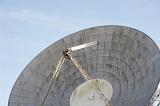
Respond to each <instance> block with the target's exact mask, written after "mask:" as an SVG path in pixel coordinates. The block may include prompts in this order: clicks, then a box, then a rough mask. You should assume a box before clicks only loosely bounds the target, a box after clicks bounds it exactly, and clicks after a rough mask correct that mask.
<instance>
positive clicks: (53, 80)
mask: <svg viewBox="0 0 160 106" xmlns="http://www.w3.org/2000/svg"><path fill="white" fill-rule="evenodd" d="M64 60H65V58H64V56H62V57H61V58H60V60H59V62H58V65H57V67H56V70H55V72H54V73H53V76H52V78H51V80H50V83H49V86H48V89H47V92H46V94H45V96H44V97H43V99H42V101H41V106H44V104H45V102H46V99H47V96H48V94H49V92H50V90H51V88H52V85H54V84H55V82H56V79H57V77H58V74H59V72H60V69H61V67H62V64H63V63H64Z"/></svg>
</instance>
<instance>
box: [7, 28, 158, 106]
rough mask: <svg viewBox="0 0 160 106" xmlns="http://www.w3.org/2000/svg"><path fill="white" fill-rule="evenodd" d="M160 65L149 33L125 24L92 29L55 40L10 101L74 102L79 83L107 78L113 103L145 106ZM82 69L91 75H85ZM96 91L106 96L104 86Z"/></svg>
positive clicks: (61, 105) (35, 105) (13, 104)
mask: <svg viewBox="0 0 160 106" xmlns="http://www.w3.org/2000/svg"><path fill="white" fill-rule="evenodd" d="M67 50H68V51H69V52H68V51H67ZM70 50H71V52H70ZM72 51H73V53H72ZM67 53H71V55H72V56H73V57H74V59H73V60H76V61H74V62H77V63H78V64H79V65H80V66H81V67H79V68H80V69H82V68H83V69H82V70H81V71H80V70H79V68H77V65H75V64H73V61H71V60H69V59H70V56H69V55H70V54H67ZM64 56H65V59H64V58H63V57H64ZM68 56H69V58H68V59H66V58H67V57H68ZM61 59H62V61H63V64H61V62H62V61H61ZM59 63H60V64H59ZM58 64H59V65H58ZM57 65H58V66H59V68H57ZM79 65H78V66H79ZM59 69H60V71H57V73H56V70H59ZM159 69H160V51H159V49H158V47H157V46H156V44H155V43H154V42H153V40H152V39H151V38H149V37H148V36H147V35H146V34H145V33H143V32H141V31H138V30H136V29H133V28H129V27H124V26H99V27H94V28H89V29H85V30H82V31H79V32H76V33H73V34H71V35H69V36H67V37H65V38H63V39H61V40H59V41H57V42H55V43H53V44H52V45H50V46H49V47H47V48H46V49H45V50H44V51H42V52H41V53H40V54H39V55H38V56H36V57H35V58H34V59H33V60H32V61H31V62H30V63H29V64H28V65H27V66H26V68H25V69H24V71H23V72H22V73H21V74H20V76H19V77H18V79H17V81H16V83H15V84H14V87H13V89H12V92H11V94H10V97H9V102H8V105H9V106H40V105H41V102H42V101H45V102H44V106H70V98H71V95H72V93H73V92H74V91H75V89H76V88H77V87H78V88H79V87H80V86H81V84H82V85H83V84H85V83H84V82H86V81H90V80H92V79H102V80H105V81H107V82H108V83H110V84H111V85H112V89H113V94H112V96H111V99H110V100H107V99H106V100H107V101H108V103H110V104H111V105H112V106H145V105H146V104H147V103H148V101H149V100H150V98H151V96H152V95H153V93H154V92H155V90H156V88H157V86H158V82H159V81H160V70H159ZM84 70H85V71H84ZM83 72H86V73H85V74H87V76H90V77H86V78H85V77H84V76H85V75H84V76H83V75H82V74H84V73H83ZM55 73H56V74H55ZM53 76H56V77H54V78H56V81H55V80H53ZM90 78H91V79H90ZM51 82H54V83H53V84H52V83H51ZM86 83H87V82H86ZM50 85H52V86H50ZM90 85H92V86H94V84H92V83H91V84H90ZM94 89H96V91H97V92H99V94H100V95H101V96H102V93H103V92H102V91H101V90H98V88H97V87H96V86H94ZM101 92H102V93H101ZM46 95H47V96H46ZM44 97H45V99H43V98H44ZM107 97H108V96H103V98H107ZM80 100H81V99H80Z"/></svg>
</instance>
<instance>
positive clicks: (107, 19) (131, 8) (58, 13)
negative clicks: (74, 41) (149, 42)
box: [0, 0, 160, 106]
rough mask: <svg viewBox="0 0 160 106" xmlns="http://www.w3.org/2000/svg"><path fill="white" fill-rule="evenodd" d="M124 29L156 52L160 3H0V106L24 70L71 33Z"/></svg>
mask: <svg viewBox="0 0 160 106" xmlns="http://www.w3.org/2000/svg"><path fill="white" fill-rule="evenodd" d="M101 25H123V26H129V27H133V28H136V29H138V30H141V31H142V32H145V33H146V34H147V35H149V36H150V37H151V38H152V39H153V40H154V41H155V42H156V43H157V45H158V46H159V47H160V0H0V106H7V104H8V98H9V95H10V92H11V89H12V87H13V85H14V83H15V81H16V79H17V77H18V76H19V74H20V73H21V72H22V71H23V69H24V68H25V66H27V64H28V63H29V62H30V61H31V60H32V59H33V58H34V57H35V56H36V55H38V54H39V53H40V52H41V51H42V50H43V49H45V48H46V47H47V46H49V45H50V44H52V43H54V42H55V41H57V40H59V39H61V38H63V37H64V36H67V35H69V34H71V33H73V32H76V31H79V30H82V29H86V28H89V27H94V26H101Z"/></svg>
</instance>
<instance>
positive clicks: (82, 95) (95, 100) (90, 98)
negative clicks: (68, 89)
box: [70, 79, 113, 106]
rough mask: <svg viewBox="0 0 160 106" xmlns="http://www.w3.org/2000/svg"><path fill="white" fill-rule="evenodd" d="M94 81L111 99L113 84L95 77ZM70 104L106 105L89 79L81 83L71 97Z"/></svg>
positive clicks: (85, 105)
mask: <svg viewBox="0 0 160 106" xmlns="http://www.w3.org/2000/svg"><path fill="white" fill-rule="evenodd" d="M91 81H92V83H95V84H96V86H97V87H98V88H99V89H100V91H101V92H102V93H103V94H104V95H105V97H107V99H108V100H109V101H110V99H111V97H112V94H113V89H112V85H111V84H110V83H109V82H107V81H105V80H103V79H93V80H91ZM70 106H106V103H105V102H104V101H103V99H102V97H101V96H100V95H99V94H98V93H97V91H96V90H95V89H94V88H93V87H92V86H91V85H90V82H89V81H87V82H85V83H83V84H81V85H79V86H78V87H77V88H76V89H75V90H74V91H73V93H72V95H71V98H70Z"/></svg>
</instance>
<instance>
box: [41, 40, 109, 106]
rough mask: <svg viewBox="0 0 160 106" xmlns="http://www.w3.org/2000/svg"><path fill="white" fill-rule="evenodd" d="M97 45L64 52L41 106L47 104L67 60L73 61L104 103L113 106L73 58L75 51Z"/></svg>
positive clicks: (73, 48)
mask: <svg viewBox="0 0 160 106" xmlns="http://www.w3.org/2000/svg"><path fill="white" fill-rule="evenodd" d="M95 44H97V41H94V42H90V43H86V44H82V45H78V46H75V47H71V48H68V49H65V50H64V51H63V52H62V53H63V55H62V56H61V58H60V59H59V61H58V65H57V67H56V70H55V71H54V73H53V76H52V78H51V80H50V83H49V86H48V89H47V91H46V94H45V95H44V97H43V98H42V101H41V106H44V104H45V102H46V99H47V96H48V94H49V92H50V90H51V88H52V86H53V85H54V84H55V82H56V79H57V77H58V74H59V72H60V69H61V67H62V65H63V63H64V61H65V60H66V59H67V60H69V61H71V62H72V63H73V64H74V65H75V66H76V67H77V69H78V70H79V71H80V73H81V75H82V76H83V78H84V80H86V81H89V83H90V85H91V86H92V87H93V88H94V89H95V90H96V92H97V93H98V95H99V96H101V98H102V99H103V101H104V102H105V103H106V106H111V103H110V101H109V100H108V99H107V98H106V97H105V95H104V94H103V93H102V92H101V91H100V89H99V88H98V87H97V86H96V84H95V83H94V82H93V81H91V79H92V78H91V77H90V76H89V75H88V73H87V72H86V71H85V70H84V69H83V68H82V66H81V65H80V64H79V63H78V61H77V60H76V58H74V56H73V51H75V50H79V49H82V48H85V47H89V46H92V45H95Z"/></svg>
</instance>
